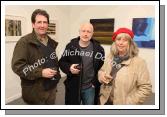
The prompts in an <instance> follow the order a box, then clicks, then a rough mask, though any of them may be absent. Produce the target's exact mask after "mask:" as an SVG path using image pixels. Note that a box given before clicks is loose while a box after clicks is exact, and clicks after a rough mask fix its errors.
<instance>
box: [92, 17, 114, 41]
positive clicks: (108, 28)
mask: <svg viewBox="0 0 167 117" xmlns="http://www.w3.org/2000/svg"><path fill="white" fill-rule="evenodd" d="M90 23H91V24H92V25H93V27H94V34H93V38H94V39H96V40H97V41H99V42H100V43H101V44H112V40H111V37H112V34H113V32H114V19H113V18H111V19H90Z"/></svg>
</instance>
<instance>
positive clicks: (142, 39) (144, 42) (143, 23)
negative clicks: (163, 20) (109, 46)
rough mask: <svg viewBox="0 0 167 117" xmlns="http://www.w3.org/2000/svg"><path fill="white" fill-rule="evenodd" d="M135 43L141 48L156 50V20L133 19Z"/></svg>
mask: <svg viewBox="0 0 167 117" xmlns="http://www.w3.org/2000/svg"><path fill="white" fill-rule="evenodd" d="M132 30H133V32H134V34H135V36H134V41H135V42H136V44H137V45H138V47H141V48H155V19H154V18H133V22H132Z"/></svg>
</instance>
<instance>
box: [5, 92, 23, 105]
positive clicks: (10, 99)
mask: <svg viewBox="0 0 167 117" xmlns="http://www.w3.org/2000/svg"><path fill="white" fill-rule="evenodd" d="M20 97H21V93H18V94H16V95H14V96H11V97H9V98H7V99H5V104H7V103H9V102H11V101H13V100H16V99H18V98H20Z"/></svg>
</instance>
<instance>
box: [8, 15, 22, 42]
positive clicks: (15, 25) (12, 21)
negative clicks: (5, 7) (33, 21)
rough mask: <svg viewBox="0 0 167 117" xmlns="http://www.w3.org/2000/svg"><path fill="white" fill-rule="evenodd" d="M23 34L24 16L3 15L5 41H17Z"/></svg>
mask: <svg viewBox="0 0 167 117" xmlns="http://www.w3.org/2000/svg"><path fill="white" fill-rule="evenodd" d="M24 34H25V18H24V17H20V16H11V15H6V16H5V37H6V40H5V41H17V40H18V39H19V38H20V37H21V36H22V35H24Z"/></svg>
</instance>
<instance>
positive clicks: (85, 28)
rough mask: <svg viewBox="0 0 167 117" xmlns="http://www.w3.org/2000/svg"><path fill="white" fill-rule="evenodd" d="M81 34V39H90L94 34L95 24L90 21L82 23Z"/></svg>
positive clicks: (85, 40) (86, 40)
mask: <svg viewBox="0 0 167 117" xmlns="http://www.w3.org/2000/svg"><path fill="white" fill-rule="evenodd" d="M79 34H80V39H81V41H83V42H88V41H90V39H91V38H92V35H93V26H92V25H91V24H89V23H88V24H83V25H81V27H80V30H79Z"/></svg>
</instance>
